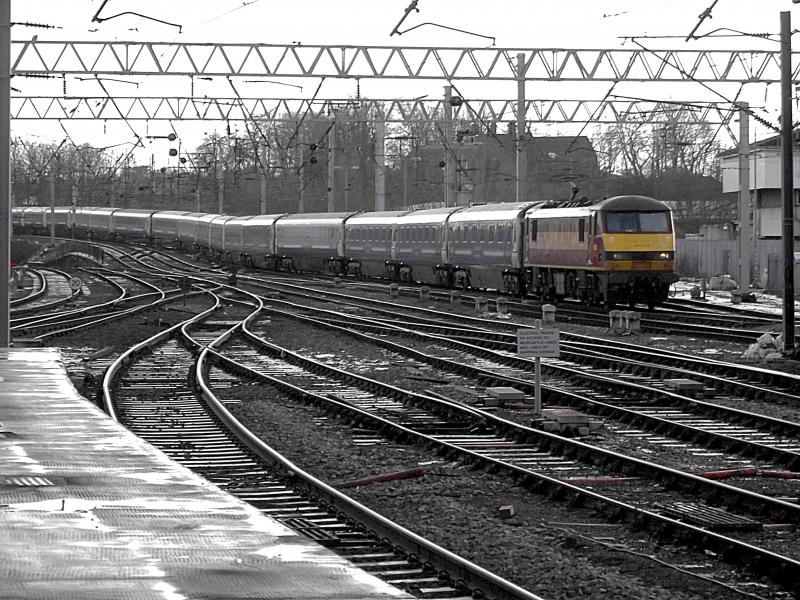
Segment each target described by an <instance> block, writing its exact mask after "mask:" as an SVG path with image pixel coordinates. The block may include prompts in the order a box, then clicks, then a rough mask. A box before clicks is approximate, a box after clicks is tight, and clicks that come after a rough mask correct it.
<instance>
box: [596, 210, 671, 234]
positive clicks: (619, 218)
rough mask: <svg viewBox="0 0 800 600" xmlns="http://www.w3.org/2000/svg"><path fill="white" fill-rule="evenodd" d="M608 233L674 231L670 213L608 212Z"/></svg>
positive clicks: (606, 219) (606, 228)
mask: <svg viewBox="0 0 800 600" xmlns="http://www.w3.org/2000/svg"><path fill="white" fill-rule="evenodd" d="M605 221H606V227H605V230H606V232H608V233H669V232H670V231H672V227H671V223H670V220H669V212H667V211H654V212H607V213H606V214H605Z"/></svg>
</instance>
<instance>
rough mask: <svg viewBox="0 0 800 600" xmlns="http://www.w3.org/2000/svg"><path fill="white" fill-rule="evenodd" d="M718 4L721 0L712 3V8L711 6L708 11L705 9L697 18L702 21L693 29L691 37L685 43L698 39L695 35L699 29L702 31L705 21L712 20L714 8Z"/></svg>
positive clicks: (690, 33)
mask: <svg viewBox="0 0 800 600" xmlns="http://www.w3.org/2000/svg"><path fill="white" fill-rule="evenodd" d="M717 2H719V0H714V1H713V2H712V3H711V6H709V7H708V8H707V9H705V10H704V11H703V12H702V13H700V14H699V15H698V16H697V18H698V19H700V20H699V21H698V22H697V25H695V26H694V29H692V31H691V32H689V35H687V36H686V40H685V41H687V42H688V41H689V40H691V39H696V38H695V35H694V34H695V32H696V31H697V30H698V29H700V25H702V24H703V21H705V20H706V19H710V18H711V11H712V10H714V7H715V6H716V5H717Z"/></svg>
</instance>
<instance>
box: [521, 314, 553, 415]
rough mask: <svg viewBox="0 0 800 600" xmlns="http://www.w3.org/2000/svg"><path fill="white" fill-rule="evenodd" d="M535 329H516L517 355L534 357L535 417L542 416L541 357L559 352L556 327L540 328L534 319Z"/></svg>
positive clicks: (539, 321)
mask: <svg viewBox="0 0 800 600" xmlns="http://www.w3.org/2000/svg"><path fill="white" fill-rule="evenodd" d="M534 326H535V329H528V328H525V329H517V355H518V356H521V357H534V358H535V361H534V365H535V368H534V389H535V390H536V391H535V396H534V405H533V410H534V412H535V413H536V416H537V417H541V416H542V357H543V356H544V357H550V358H557V357H558V356H559V354H560V348H559V344H558V339H559V333H558V329H542V321H541V320H540V319H536V321H534Z"/></svg>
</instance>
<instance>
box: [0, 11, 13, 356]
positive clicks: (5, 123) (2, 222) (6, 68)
mask: <svg viewBox="0 0 800 600" xmlns="http://www.w3.org/2000/svg"><path fill="white" fill-rule="evenodd" d="M10 108H11V0H0V348H7V347H8V346H9V345H10V342H11V338H10V337H9V333H10V332H9V322H8V321H9V317H10V316H11V312H10V306H9V299H8V277H9V274H10V269H11V189H10V188H11V173H10V171H11V169H10V165H11V156H10V154H11V115H10Z"/></svg>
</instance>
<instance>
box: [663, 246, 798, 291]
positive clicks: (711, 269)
mask: <svg viewBox="0 0 800 600" xmlns="http://www.w3.org/2000/svg"><path fill="white" fill-rule="evenodd" d="M676 243H677V247H676V262H677V270H678V274H679V275H681V276H682V277H712V276H713V275H723V274H726V273H727V274H730V275H732V276H733V278H734V279H736V278H737V277H738V274H739V241H738V240H703V239H696V240H687V239H678V240H677V242H676ZM794 256H795V261H794V281H795V296H798V295H800V290H798V289H797V284H798V282H800V260H798V256H800V242H798V241H795V245H794ZM752 274H753V277H752V281H753V282H756V283H758V284H760V285H761V286H763V287H764V289H765V290H766V291H768V292H781V291H783V288H784V285H783V242H782V240H757V242H756V247H755V251H754V252H753V262H752Z"/></svg>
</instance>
